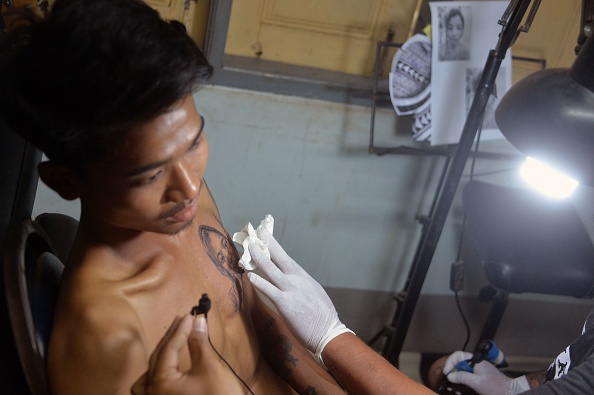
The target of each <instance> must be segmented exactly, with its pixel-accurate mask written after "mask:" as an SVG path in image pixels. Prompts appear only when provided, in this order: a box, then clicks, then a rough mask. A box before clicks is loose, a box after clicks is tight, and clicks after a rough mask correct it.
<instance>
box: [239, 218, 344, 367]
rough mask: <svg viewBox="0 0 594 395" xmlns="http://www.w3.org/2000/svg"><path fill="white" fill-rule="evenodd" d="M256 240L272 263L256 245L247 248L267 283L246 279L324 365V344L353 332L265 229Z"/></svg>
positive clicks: (252, 277)
mask: <svg viewBox="0 0 594 395" xmlns="http://www.w3.org/2000/svg"><path fill="white" fill-rule="evenodd" d="M258 237H259V238H260V239H262V240H265V241H266V242H267V243H268V249H269V251H270V256H271V258H272V260H271V259H269V258H268V257H267V256H266V255H265V254H264V253H263V252H262V250H261V248H260V247H259V246H258V245H257V244H250V245H249V247H248V248H249V249H250V254H251V256H252V260H253V262H255V263H256V265H257V266H258V267H259V268H260V270H261V271H262V273H264V274H265V276H266V277H267V278H268V281H267V280H265V279H264V278H262V277H260V276H258V275H257V274H255V273H252V272H250V273H248V278H249V279H250V281H251V282H252V284H253V285H254V287H256V288H257V289H259V290H260V291H261V292H262V293H263V294H264V295H266V296H267V297H268V298H269V299H270V300H271V301H272V303H273V304H274V305H275V306H276V308H277V309H278V312H279V314H280V315H281V317H282V318H283V319H284V320H285V322H286V323H287V325H288V326H289V328H290V329H291V332H293V334H294V335H295V337H297V339H298V340H299V341H300V342H301V344H303V346H304V347H306V348H307V349H308V350H309V351H311V352H312V353H314V354H315V356H316V359H317V360H318V362H319V363H320V364H322V366H324V361H323V360H322V351H323V350H324V347H325V346H326V344H328V343H329V342H330V340H332V339H333V338H335V337H336V336H338V335H340V334H342V333H345V332H351V333H353V332H352V331H351V330H349V329H347V327H346V326H344V325H343V324H342V323H341V322H340V320H339V319H338V314H337V313H336V309H335V308H334V305H333V304H332V301H331V300H330V297H328V294H327V293H326V291H324V288H322V286H321V285H320V284H318V283H317V282H316V280H314V279H313V278H312V277H311V276H310V275H309V274H307V272H306V271H305V270H303V269H302V268H301V266H299V265H298V264H297V262H295V261H294V260H293V259H292V258H291V257H290V256H289V255H287V253H286V252H285V251H284V250H283V248H282V247H281V246H280V245H279V244H278V242H277V241H276V240H275V239H274V237H272V236H271V235H270V233H268V231H267V230H266V229H265V228H262V229H259V230H258ZM273 262H274V263H273Z"/></svg>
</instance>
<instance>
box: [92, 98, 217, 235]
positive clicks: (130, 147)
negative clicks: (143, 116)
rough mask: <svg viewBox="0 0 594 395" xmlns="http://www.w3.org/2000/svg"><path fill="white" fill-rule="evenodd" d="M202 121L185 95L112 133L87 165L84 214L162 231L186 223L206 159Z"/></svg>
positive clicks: (114, 223)
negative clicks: (128, 127) (136, 123)
mask: <svg viewBox="0 0 594 395" xmlns="http://www.w3.org/2000/svg"><path fill="white" fill-rule="evenodd" d="M203 126H204V125H203V120H202V119H201V117H200V115H199V114H198V112H197V111H196V107H195V105H194V100H193V98H192V96H191V95H189V96H187V97H186V98H185V99H183V100H182V101H180V103H178V105H177V106H176V107H175V108H173V109H172V110H171V111H170V112H168V113H166V114H163V115H161V116H159V117H157V118H155V119H154V120H153V121H150V122H148V123H146V124H144V125H141V126H139V127H137V128H135V129H134V130H132V131H130V132H127V133H124V134H123V135H121V136H116V137H114V138H113V139H112V141H113V143H112V144H113V145H112V146H111V148H110V149H109V152H108V154H107V155H105V157H104V158H103V159H101V160H99V161H97V162H92V163H91V164H89V165H88V166H87V167H86V168H85V172H84V174H85V178H86V179H85V180H82V185H83V187H82V189H83V190H82V192H81V206H82V209H83V215H87V214H89V216H92V217H93V218H94V220H95V221H99V222H101V223H103V224H105V225H108V226H115V227H117V228H123V229H132V230H140V231H151V232H157V233H164V234H175V233H177V232H179V231H180V230H182V229H183V228H184V227H186V226H187V225H189V224H190V223H191V221H192V219H193V218H194V215H195V214H196V208H197V201H198V194H199V193H200V191H201V188H202V185H203V183H204V180H203V176H204V170H205V169H206V163H207V161H208V142H207V140H206V136H205V134H204V132H203ZM110 143H111V141H110Z"/></svg>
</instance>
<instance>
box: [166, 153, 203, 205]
mask: <svg viewBox="0 0 594 395" xmlns="http://www.w3.org/2000/svg"><path fill="white" fill-rule="evenodd" d="M199 184H200V180H198V179H197V177H196V176H194V175H192V172H191V171H190V169H188V166H187V165H185V164H184V163H183V162H181V161H180V162H178V163H176V164H174V165H173V167H172V171H171V180H170V184H169V188H168V190H167V198H168V200H169V201H173V202H181V201H184V200H191V199H193V198H194V197H196V194H197V193H198V188H199Z"/></svg>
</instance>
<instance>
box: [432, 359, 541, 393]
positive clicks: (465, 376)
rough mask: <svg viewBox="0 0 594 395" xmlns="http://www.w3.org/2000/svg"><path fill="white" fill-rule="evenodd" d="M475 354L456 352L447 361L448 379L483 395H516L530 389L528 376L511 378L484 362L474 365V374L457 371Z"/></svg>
mask: <svg viewBox="0 0 594 395" xmlns="http://www.w3.org/2000/svg"><path fill="white" fill-rule="evenodd" d="M472 357H473V354H471V353H469V352H465V351H456V352H454V353H453V354H452V355H450V357H449V358H448V359H447V361H446V363H445V366H444V368H443V372H444V374H445V375H446V377H447V379H448V380H449V381H450V382H452V383H456V384H464V385H467V386H469V387H470V388H472V389H473V390H475V391H476V392H478V393H479V394H481V395H516V394H519V393H520V392H524V391H527V390H529V389H530V386H529V385H528V381H527V380H526V376H520V377H518V378H515V379H514V378H511V377H508V376H506V375H505V374H503V372H501V371H500V370H499V369H498V368H497V367H496V366H494V365H493V364H492V363H491V362H488V361H482V362H480V363H477V364H475V365H474V373H470V372H466V371H458V370H456V368H455V367H456V365H459V364H460V363H461V362H464V361H468V360H470V359H471V358H472Z"/></svg>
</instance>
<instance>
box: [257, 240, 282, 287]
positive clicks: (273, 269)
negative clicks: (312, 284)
mask: <svg viewBox="0 0 594 395" xmlns="http://www.w3.org/2000/svg"><path fill="white" fill-rule="evenodd" d="M248 249H249V250H250V254H251V255H252V260H253V261H254V262H255V263H256V265H257V266H258V268H260V270H261V271H262V273H264V274H265V275H266V277H267V278H268V280H269V281H270V282H271V283H272V284H274V285H275V286H276V287H277V288H279V289H280V290H281V291H286V290H288V289H289V288H290V286H291V282H290V280H289V279H288V278H287V276H286V275H285V274H284V273H283V272H282V271H281V270H280V269H279V268H278V266H276V265H275V264H274V262H272V261H271V260H270V259H269V258H268V257H267V256H266V254H264V252H263V251H262V248H260V246H259V245H257V244H255V243H251V244H250V245H249V246H248Z"/></svg>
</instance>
